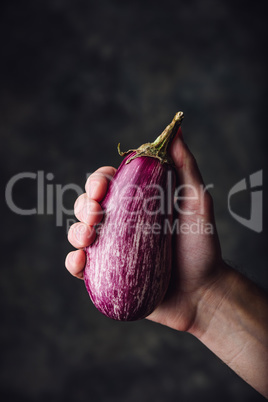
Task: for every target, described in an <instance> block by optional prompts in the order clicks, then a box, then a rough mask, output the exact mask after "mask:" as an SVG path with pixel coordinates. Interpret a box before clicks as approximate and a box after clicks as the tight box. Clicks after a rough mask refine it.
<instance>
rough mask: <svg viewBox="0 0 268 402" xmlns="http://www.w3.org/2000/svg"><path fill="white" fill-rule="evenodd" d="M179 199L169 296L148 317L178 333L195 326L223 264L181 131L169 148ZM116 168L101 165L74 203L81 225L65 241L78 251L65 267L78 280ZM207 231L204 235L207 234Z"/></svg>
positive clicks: (208, 200) (208, 205) (211, 217)
mask: <svg viewBox="0 0 268 402" xmlns="http://www.w3.org/2000/svg"><path fill="white" fill-rule="evenodd" d="M170 154H171V157H172V159H173V161H174V163H175V168H176V173H177V176H178V183H179V186H180V187H179V188H178V190H180V192H179V195H180V196H181V195H183V197H184V198H183V199H182V200H181V202H180V204H179V211H178V214H177V217H175V219H177V220H178V221H177V222H178V228H179V232H180V233H178V234H177V235H176V242H175V249H174V256H173V270H172V277H171V281H170V286H169V289H168V292H167V294H166V296H165V298H164V300H163V302H162V303H161V305H159V306H158V307H157V308H156V310H155V311H154V312H153V313H152V314H150V316H148V317H147V318H149V319H151V320H153V321H156V322H159V323H162V324H164V325H167V326H170V327H172V328H175V329H177V330H181V331H189V330H190V328H191V326H192V325H193V323H194V320H195V316H196V312H197V307H198V303H199V300H200V298H202V296H203V294H204V293H205V292H206V291H207V289H209V287H210V286H213V285H214V283H215V282H217V281H218V279H219V278H220V276H221V272H222V267H223V262H222V259H221V252H220V245H219V241H218V236H217V233H216V227H215V223H214V214H213V206H212V199H211V196H210V195H209V194H208V192H207V191H205V188H204V184H203V181H202V178H201V175H200V172H199V170H198V167H197V164H196V161H195V159H194V157H193V156H192V154H191V153H190V151H189V149H188V147H187V146H186V144H185V143H184V141H183V140H182V135H181V130H179V133H178V135H177V137H176V138H175V139H174V141H173V142H172V144H171V146H170ZM115 172H116V169H115V168H113V167H108V166H106V167H102V168H100V169H98V170H97V171H96V172H94V173H93V174H92V175H91V176H90V177H89V178H88V180H87V182H86V186H85V188H86V193H84V194H82V195H81V196H80V197H78V199H77V201H76V203H75V207H74V210H75V215H76V217H77V219H78V220H79V221H80V222H78V223H75V224H74V225H73V226H72V227H71V228H70V230H69V233H68V239H69V241H70V243H71V244H72V245H73V246H74V247H76V248H78V249H79V250H77V251H72V252H71V253H69V254H68V255H67V258H66V267H67V269H68V270H69V271H70V273H71V274H73V275H74V276H76V277H78V278H83V270H84V266H85V253H84V251H83V250H82V249H83V248H84V247H86V246H88V245H90V244H91V243H92V242H93V241H94V239H95V230H94V228H93V226H94V225H95V224H97V223H99V222H100V221H101V218H102V210H101V207H100V204H99V203H100V202H101V201H102V199H103V198H104V196H105V194H106V191H107V187H108V184H109V180H110V179H111V178H112V177H113V176H114V174H115ZM207 232H208V233H207Z"/></svg>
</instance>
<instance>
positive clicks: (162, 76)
mask: <svg viewBox="0 0 268 402" xmlns="http://www.w3.org/2000/svg"><path fill="white" fill-rule="evenodd" d="M265 4H266V2H255V3H254V4H252V2H242V1H240V2H238V1H224V0H203V1H197V0H193V1H191V0H187V1H186V0H185V1H170V0H165V1H163V2H159V1H156V2H151V1H147V2H146V1H138V0H136V1H131V2H127V1H126V2H123V1H119V0H118V1H108V0H104V1H100V2H97V1H95V2H93V1H86V0H77V1H74V0H73V1H72V0H69V1H63V0H46V1H43V0H32V1H17V2H14V1H2V2H1V6H0V7H1V10H0V20H1V21H0V38H1V65H0V84H1V94H0V104H1V121H0V134H1V151H0V152H1V153H0V161H1V165H2V175H1V176H2V177H1V181H2V182H3V186H2V187H3V188H4V187H5V186H6V184H7V183H8V181H9V180H10V179H11V177H12V176H14V175H15V174H17V173H20V172H32V173H36V172H37V171H44V172H45V174H47V173H53V175H54V176H53V180H50V181H48V180H46V181H45V184H46V185H47V184H51V185H52V187H51V188H53V189H54V202H55V203H56V196H55V189H56V185H60V186H65V185H67V184H68V183H75V184H76V185H78V186H80V188H81V189H82V188H83V185H84V182H85V179H86V174H87V173H90V172H92V171H94V170H95V169H96V168H98V167H99V166H101V165H104V164H105V165H115V166H118V165H119V162H120V157H119V156H118V155H117V151H116V146H117V143H118V142H119V141H120V142H121V146H122V149H128V148H135V147H137V146H139V145H141V144H142V143H144V142H148V141H152V140H154V139H155V138H156V136H157V135H158V134H160V132H161V131H162V130H163V128H164V127H165V126H166V125H167V124H168V123H169V122H170V120H171V119H172V117H173V115H174V114H175V113H176V112H177V111H178V110H183V111H184V113H185V119H184V122H183V132H184V136H185V139H186V141H187V143H188V144H189V146H190V148H191V150H192V152H193V153H194V154H195V156H196V158H197V160H198V162H199V166H200V169H201V171H202V173H203V176H204V179H205V181H206V183H212V184H214V188H213V189H212V190H211V193H212V195H213V197H214V200H215V212H216V218H217V224H218V231H219V235H220V238H221V243H222V251H223V256H224V258H226V259H228V260H231V261H233V262H234V264H235V265H236V266H237V268H238V269H239V270H241V271H242V272H244V273H245V274H246V275H247V276H249V277H250V278H251V279H252V280H254V281H255V282H257V283H258V284H260V285H261V286H263V287H265V288H266V289H267V288H268V278H267V263H266V258H265V257H266V248H267V246H266V244H267V242H266V239H267V238H266V228H267V225H266V222H267V220H266V217H265V216H264V231H263V232H262V233H260V234H257V233H255V232H253V231H251V230H250V229H248V228H246V227H243V226H242V225H240V224H239V223H238V222H236V221H235V220H234V218H232V217H231V215H230V213H229V212H228V209H227V195H228V191H229V190H230V189H231V188H232V186H233V185H234V184H235V183H237V182H238V181H239V180H241V179H242V178H244V177H245V178H247V177H248V176H249V175H250V174H251V173H254V172H256V171H257V170H260V169H263V171H264V180H265V181H266V174H265V172H266V169H267V166H266V164H267V162H266V154H265V148H266V145H267V121H266V120H267V69H268V68H267V67H268V66H267V58H266V54H267V42H266V39H267V14H266V12H265ZM81 191H82V190H81ZM36 192H37V190H36V181H35V180H30V179H27V180H21V181H20V182H18V183H17V184H16V186H15V187H14V194H13V196H14V201H15V203H16V204H17V205H18V206H20V207H21V208H23V207H24V208H33V207H36V205H37V195H36ZM75 199H76V193H75V192H74V191H71V190H69V191H68V192H66V193H65V195H64V206H65V207H66V208H72V206H73V202H74V200H75ZM233 208H234V210H236V212H237V213H239V214H240V215H244V216H249V211H250V197H249V193H246V192H244V193H243V194H242V193H241V194H240V195H237V197H235V198H234V204H233ZM69 218H73V216H67V215H65V216H64V219H63V224H62V225H61V226H57V225H56V209H55V204H54V213H53V214H52V215H48V214H38V215H32V216H20V215H18V214H15V213H13V212H12V211H10V209H9V208H8V207H7V206H6V205H5V207H4V210H3V212H2V217H1V222H2V225H1V228H2V230H1V232H2V237H3V240H2V244H3V250H2V253H1V256H2V259H1V261H2V263H1V280H0V303H1V304H0V305H1V327H0V339H1V350H0V352H1V358H0V367H1V372H0V387H1V391H0V395H1V400H4V401H30V402H31V401H38V402H39V401H40V402H41V401H48V400H49V401H50V402H53V401H66V402H68V401H109V402H112V401H118V402H119V401H120V402H121V401H122V402H123V401H124V402H125V401H127V402H131V401H133V402H134V401H135V402H136V401H155V402H158V401H159V402H162V401H164V402H171V401H178V400H179V401H197V400H206V401H207V402H209V401H215V400H218V401H226V400H229V401H261V400H263V398H262V397H261V396H259V394H258V393H257V392H255V391H254V390H253V389H251V388H250V387H249V386H248V385H247V384H246V383H245V382H244V381H242V380H241V379H240V378H239V377H238V376H237V375H236V374H234V373H233V372H232V371H231V370H230V369H229V368H228V367H226V366H225V365H224V364H223V363H222V362H221V361H220V360H219V359H218V358H216V357H215V356H214V355H213V354H212V353H211V352H210V351H209V350H208V349H206V348H205V347H204V346H203V345H202V344H201V343H200V342H199V341H198V340H196V339H195V338H194V337H192V336H191V335H188V334H184V333H178V332H176V331H173V330H171V329H169V328H165V327H163V326H160V325H157V324H154V323H151V322H149V321H146V320H143V321H140V322H135V323H118V322H113V321H112V320H109V319H108V318H106V317H104V316H102V315H101V314H100V313H99V312H98V311H97V310H96V309H95V308H94V306H93V305H92V304H91V302H90V300H89V297H88V295H87V293H86V290H85V287H84V284H83V282H82V281H79V280H76V279H74V278H72V277H71V276H70V275H69V274H68V272H67V271H66V270H65V268H64V259H65V255H66V253H67V252H68V251H70V250H71V246H70V245H69V244H68V242H67V240H66V232H67V219H69ZM3 398H4V399H3Z"/></svg>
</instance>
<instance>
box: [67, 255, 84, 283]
mask: <svg viewBox="0 0 268 402" xmlns="http://www.w3.org/2000/svg"><path fill="white" fill-rule="evenodd" d="M85 264H86V254H85V252H84V251H83V250H75V251H71V252H70V253H69V254H67V257H66V260H65V266H66V268H67V269H68V271H69V272H70V274H72V275H73V276H75V277H76V278H79V279H83V278H84V268H85Z"/></svg>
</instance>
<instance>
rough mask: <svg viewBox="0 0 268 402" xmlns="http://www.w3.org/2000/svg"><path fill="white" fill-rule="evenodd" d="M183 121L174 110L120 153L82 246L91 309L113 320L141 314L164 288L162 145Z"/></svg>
mask: <svg viewBox="0 0 268 402" xmlns="http://www.w3.org/2000/svg"><path fill="white" fill-rule="evenodd" d="M182 119H183V113H182V112H178V113H177V114H176V115H175V117H174V119H173V120H172V122H171V123H170V124H169V125H168V126H167V127H166V129H165V130H164V131H163V133H162V134H161V135H160V136H159V137H158V138H157V139H156V140H155V141H154V142H153V143H147V144H143V145H142V146H141V147H139V148H138V149H137V150H129V151H127V152H124V153H122V152H121V151H120V144H118V151H119V153H120V155H122V156H125V155H126V157H125V158H124V160H123V162H122V163H121V165H120V166H119V168H118V170H117V172H116V174H115V176H114V178H113V179H112V180H111V182H110V184H109V187H108V190H107V193H106V196H105V198H104V200H103V201H102V203H101V205H102V208H103V211H104V217H103V220H102V222H101V223H100V224H99V225H97V227H96V231H97V238H96V240H95V242H94V243H93V244H91V245H90V246H88V247H86V248H85V251H86V266H85V272H84V282H85V286H86V289H87V291H88V293H89V295H90V298H91V300H92V302H93V304H94V305H95V307H96V308H97V309H98V310H99V311H100V312H101V313H102V314H104V315H106V316H107V317H109V318H112V319H114V320H119V321H134V320H139V319H142V318H145V317H146V316H148V315H149V314H150V313H152V312H153V311H154V309H155V308H156V307H157V306H158V305H159V304H160V303H161V301H162V300H163V298H164V296H165V293H166V291H167V288H168V285H169V281H170V275H171V264H172V243H171V242H172V230H171V228H172V222H173V200H174V190H175V182H176V176H175V171H174V168H173V166H172V160H171V158H170V156H169V155H168V146H169V144H170V142H171V141H172V139H173V138H174V136H175V134H176V133H177V131H178V128H179V126H180V124H181V121H182Z"/></svg>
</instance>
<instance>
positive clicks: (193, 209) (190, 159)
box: [169, 129, 213, 219]
mask: <svg viewBox="0 0 268 402" xmlns="http://www.w3.org/2000/svg"><path fill="white" fill-rule="evenodd" d="M169 152H170V155H171V157H172V159H173V162H174V164H175V169H176V173H177V177H178V187H177V189H176V194H175V197H177V200H178V201H179V204H180V211H181V212H182V211H184V212H185V213H186V215H192V214H193V213H196V214H198V215H201V216H203V217H206V218H209V219H211V218H212V217H213V205H212V198H211V196H210V194H209V193H208V192H207V191H206V187H205V185H204V181H203V179H202V176H201V173H200V171H199V168H198V165H197V162H196V160H195V158H194V156H193V154H192V153H191V152H190V150H189V148H188V146H187V145H186V144H185V142H184V140H183V137H182V132H181V129H179V130H178V133H177V135H176V137H175V138H174V140H173V141H172V143H171V146H170V150H169Z"/></svg>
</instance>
